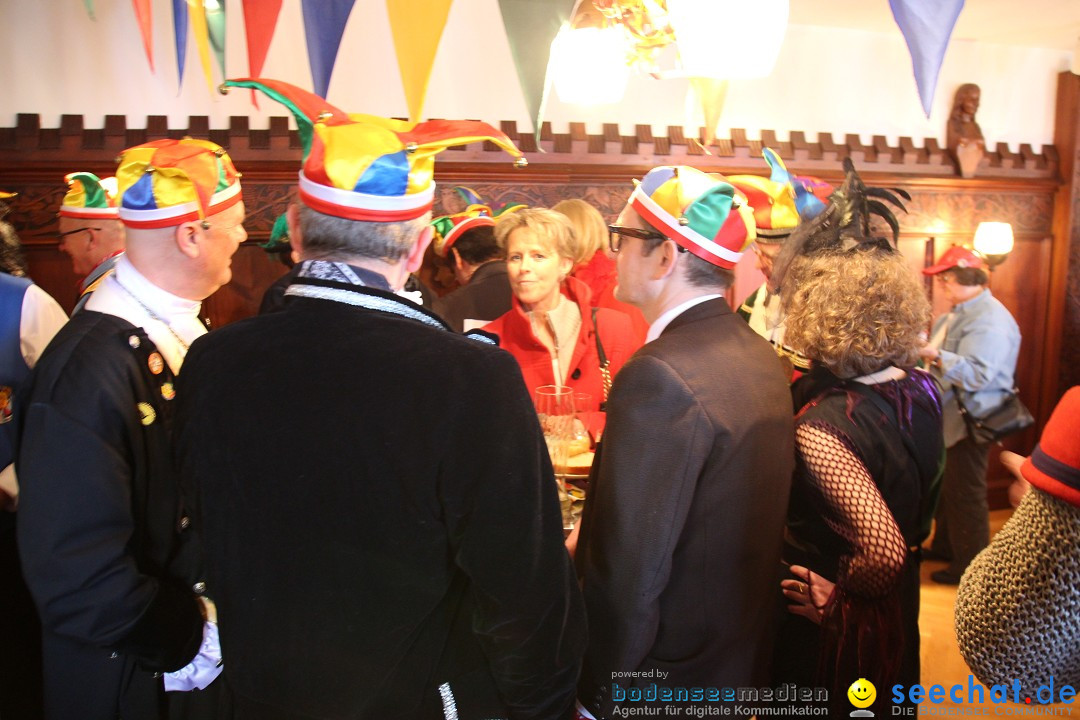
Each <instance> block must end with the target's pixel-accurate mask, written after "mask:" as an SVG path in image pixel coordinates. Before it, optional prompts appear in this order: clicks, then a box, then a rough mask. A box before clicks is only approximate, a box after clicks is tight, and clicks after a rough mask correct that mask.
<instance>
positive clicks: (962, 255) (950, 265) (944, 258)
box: [923, 245, 986, 275]
mask: <svg viewBox="0 0 1080 720" xmlns="http://www.w3.org/2000/svg"><path fill="white" fill-rule="evenodd" d="M954 268H974V269H976V270H985V269H986V260H985V259H983V257H982V255H978V254H976V253H975V251H974V250H971V249H969V248H966V247H964V246H963V245H953V246H952V247H951V248H949V249H948V250H946V251H945V252H943V253H942V254H941V257H939V258H938V261H937V264H935V265H931V266H930V267H928V268H923V275H937V274H938V273H942V272H945V271H946V270H952V269H954Z"/></svg>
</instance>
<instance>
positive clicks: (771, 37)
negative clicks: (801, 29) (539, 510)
mask: <svg viewBox="0 0 1080 720" xmlns="http://www.w3.org/2000/svg"><path fill="white" fill-rule="evenodd" d="M667 7H668V18H669V20H670V22H671V27H672V29H673V30H674V31H675V43H676V44H677V45H678V46H679V57H680V58H681V60H682V66H683V72H684V73H685V74H686V75H687V76H689V77H711V78H722V79H723V78H762V77H768V76H769V74H771V73H772V70H773V66H774V65H776V58H777V56H778V55H779V54H780V46H781V45H782V44H783V42H784V32H785V31H786V30H787V23H788V9H789V8H788V0H753V2H747V1H746V0H668V3H667Z"/></svg>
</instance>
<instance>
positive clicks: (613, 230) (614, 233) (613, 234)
mask: <svg viewBox="0 0 1080 720" xmlns="http://www.w3.org/2000/svg"><path fill="white" fill-rule="evenodd" d="M608 233H609V235H608V246H609V247H610V248H611V252H613V253H617V252H619V250H620V249H621V248H622V239H623V237H636V238H639V239H641V240H646V241H650V242H656V243H658V242H663V241H664V240H667V239H668V237H667V236H666V235H662V234H660V233H658V232H656V231H655V230H642V229H641V228H635V227H625V226H623V225H608ZM676 247H678V248H679V252H686V248H684V247H682V246H681V245H679V244H678V243H676Z"/></svg>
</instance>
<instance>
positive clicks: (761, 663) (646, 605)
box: [576, 299, 794, 717]
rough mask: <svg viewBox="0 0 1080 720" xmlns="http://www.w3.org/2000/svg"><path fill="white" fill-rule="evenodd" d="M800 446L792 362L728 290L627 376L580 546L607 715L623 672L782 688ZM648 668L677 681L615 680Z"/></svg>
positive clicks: (584, 694) (617, 387)
mask: <svg viewBox="0 0 1080 720" xmlns="http://www.w3.org/2000/svg"><path fill="white" fill-rule="evenodd" d="M793 441H794V434H793V430H792V416H791V400H790V395H789V393H788V385H787V380H786V378H785V376H784V373H783V370H782V369H781V365H780V361H779V359H778V358H777V356H776V354H775V353H774V352H773V350H772V348H771V347H770V346H769V344H768V343H767V342H766V341H765V340H763V339H762V338H760V337H758V336H757V335H756V334H755V333H754V332H753V331H752V330H750V328H749V327H747V325H746V323H745V322H743V321H742V320H741V319H740V318H739V317H738V316H737V315H735V314H734V313H732V312H731V310H730V309H729V308H728V306H727V303H726V301H725V300H723V299H717V300H711V301H706V302H704V303H702V304H699V305H696V306H694V307H692V308H690V309H688V310H686V311H685V312H683V313H682V314H681V315H679V316H677V317H676V318H675V319H674V320H673V321H672V322H671V324H670V325H668V327H667V328H666V329H665V330H664V331H663V333H662V334H661V335H660V337H659V338H657V339H656V340H654V341H653V342H651V343H647V344H646V345H645V346H644V347H642V348H641V349H640V350H638V352H637V353H635V355H634V356H633V357H632V358H630V360H629V361H628V362H627V363H626V365H625V366H624V367H623V369H622V370H621V371H620V372H619V374H618V375H617V376H616V378H615V382H614V385H613V387H612V389H611V396H610V399H609V400H608V422H607V429H606V431H605V433H604V438H603V443H602V447H601V449H600V452H599V453H598V454H597V462H596V464H594V466H593V478H592V484H591V486H590V488H589V494H588V497H587V500H586V504H585V514H584V520H583V524H582V530H581V538H580V542H579V545H578V551H577V556H576V559H577V567H578V572H579V574H580V576H581V578H582V582H583V591H584V594H585V603H586V609H587V610H588V613H589V647H588V651H587V653H586V660H585V667H584V670H583V672H582V677H581V683H580V685H581V686H580V690H579V697H580V699H581V701H582V702H583V703H585V705H586V706H587V707H588V708H589V710H590V711H592V712H593V713H594V714H595V715H597V717H610V716H611V713H612V708H613V707H614V704H613V702H612V700H611V695H612V685H613V683H615V684H618V685H619V686H620V687H621V688H623V689H625V688H626V687H628V686H631V685H635V686H638V687H647V686H648V685H649V684H650V683H653V682H655V683H656V684H657V685H658V686H665V685H666V686H668V687H672V688H676V687H683V688H693V687H701V688H709V687H715V688H723V687H761V686H764V685H765V684H767V682H768V668H769V655H770V651H771V645H772V637H771V632H772V620H773V617H772V616H773V612H774V610H775V600H776V598H777V597H778V595H779V589H778V585H777V584H776V580H775V576H776V568H777V566H778V563H779V561H780V550H781V540H782V534H783V528H784V519H785V512H786V510H787V499H788V490H789V487H790V484H791V473H792V468H793V465H794V449H793ZM635 671H641V672H646V673H653V672H662V673H664V676H663V677H664V678H665V679H659V678H658V677H648V676H646V677H639V678H636V679H634V678H621V679H620V678H618V677H617V676H614V674H615V673H631V672H635ZM613 677H614V679H613Z"/></svg>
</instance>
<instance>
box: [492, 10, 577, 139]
mask: <svg viewBox="0 0 1080 720" xmlns="http://www.w3.org/2000/svg"><path fill="white" fill-rule="evenodd" d="M573 9H574V0H499V10H500V11H501V12H502V18H503V27H504V28H506V38H507V40H509V41H510V53H511V55H513V57H514V67H515V68H516V69H517V75H518V81H519V82H520V83H521V90H522V92H524V93H525V105H526V106H527V107H528V108H529V115H530V117H532V118H533V132H534V133H535V135H536V139H537V140H538V141H539V139H540V126H541V123H542V121H543V119H544V106H545V105H546V103H547V92H548V81H547V68H548V59H549V58H550V56H551V42H552V41H553V40H554V39H555V36H556V35H558V34H559V29H560V28H561V27H562V25H563V23H566V22H569V21H570V13H571V12H572V11H573Z"/></svg>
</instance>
